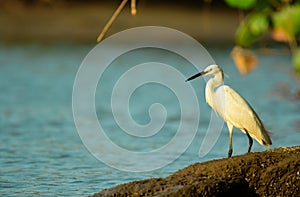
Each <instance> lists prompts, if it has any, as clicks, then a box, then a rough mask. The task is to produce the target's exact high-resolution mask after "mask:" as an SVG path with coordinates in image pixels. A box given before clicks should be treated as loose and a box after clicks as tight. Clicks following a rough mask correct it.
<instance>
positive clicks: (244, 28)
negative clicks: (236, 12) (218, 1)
mask: <svg viewBox="0 0 300 197" xmlns="http://www.w3.org/2000/svg"><path fill="white" fill-rule="evenodd" d="M225 2H226V3H227V4H228V5H229V6H231V7H234V8H239V9H243V10H247V11H249V13H248V15H247V16H246V17H245V18H244V19H243V21H241V23H240V25H239V27H238V29H237V31H236V44H237V45H239V46H241V47H244V48H248V47H250V46H251V45H252V44H254V43H255V42H256V41H257V40H258V39H259V38H260V37H261V36H262V35H265V34H266V33H267V32H268V31H270V32H271V34H270V35H271V37H272V38H273V39H274V40H275V41H278V42H285V43H288V44H289V46H290V48H291V52H292V55H293V63H294V67H295V69H296V71H297V72H299V73H300V48H298V46H297V38H298V37H299V36H300V0H298V1H292V0H260V1H256V0H245V1H240V0H225Z"/></svg>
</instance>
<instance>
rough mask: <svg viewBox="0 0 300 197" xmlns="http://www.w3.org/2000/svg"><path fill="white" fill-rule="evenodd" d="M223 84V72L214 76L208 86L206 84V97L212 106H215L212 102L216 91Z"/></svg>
mask: <svg viewBox="0 0 300 197" xmlns="http://www.w3.org/2000/svg"><path fill="white" fill-rule="evenodd" d="M222 84H223V73H222V71H220V72H218V73H216V74H215V75H214V77H213V78H211V79H209V80H208V82H207V84H206V87H205V97H206V102H207V103H208V104H209V105H210V106H212V105H213V102H212V99H213V98H212V97H213V95H214V93H215V89H216V88H217V87H219V86H220V85H222Z"/></svg>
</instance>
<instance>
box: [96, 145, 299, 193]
mask: <svg viewBox="0 0 300 197" xmlns="http://www.w3.org/2000/svg"><path fill="white" fill-rule="evenodd" d="M299 188H300V147H290V148H278V149H273V150H268V151H264V152H261V153H248V154H245V155H241V156H235V157H232V158H226V159H220V160H213V161H207V162H203V163H196V164H193V165H191V166H189V167H186V168H184V169H182V170H179V171H177V172H176V173H174V174H172V175H171V176H169V177H166V178H152V179H148V180H142V181H135V182H131V183H127V184H122V185H118V186H116V187H114V188H110V189H104V190H103V191H101V192H99V193H97V194H94V195H93V196H94V197H96V196H249V197H250V196H299V193H300V189H299Z"/></svg>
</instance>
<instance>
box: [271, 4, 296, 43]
mask: <svg viewBox="0 0 300 197" xmlns="http://www.w3.org/2000/svg"><path fill="white" fill-rule="evenodd" d="M272 22H273V26H274V29H282V30H283V31H284V32H285V34H286V35H287V36H288V37H289V38H290V39H292V38H294V37H295V36H296V35H298V34H300V5H297V4H296V5H291V6H286V7H284V8H283V9H282V10H280V11H278V12H275V13H274V14H273V15H272Z"/></svg>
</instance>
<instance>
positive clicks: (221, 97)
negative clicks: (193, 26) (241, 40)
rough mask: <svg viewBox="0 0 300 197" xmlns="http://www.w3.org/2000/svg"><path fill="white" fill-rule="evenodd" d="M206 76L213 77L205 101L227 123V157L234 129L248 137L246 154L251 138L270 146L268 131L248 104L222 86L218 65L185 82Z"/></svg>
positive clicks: (229, 89)
mask: <svg viewBox="0 0 300 197" xmlns="http://www.w3.org/2000/svg"><path fill="white" fill-rule="evenodd" d="M207 75H213V76H214V77H213V78H211V79H209V80H208V82H207V84H206V87H205V99H206V102H207V103H208V105H210V106H211V108H213V109H214V110H215V111H216V112H217V113H218V114H219V115H220V116H221V117H222V118H223V119H224V121H225V122H226V123H227V127H228V130H229V140H230V141H229V151H228V157H231V155H232V150H233V149H232V130H233V128H234V127H236V128H239V129H240V130H241V131H243V132H244V133H246V135H247V136H248V139H249V146H248V152H250V151H251V147H252V143H253V140H252V137H253V138H254V139H256V140H257V141H258V142H259V143H260V144H262V145H265V146H269V145H271V144H272V141H271V139H270V135H269V133H268V131H267V130H266V129H265V127H264V125H263V124H262V122H261V120H260V119H259V117H258V115H257V114H256V113H255V111H254V110H253V109H252V107H251V106H250V105H249V104H248V102H247V101H246V100H245V99H244V98H243V97H242V96H240V95H239V94H238V93H237V92H236V91H235V90H233V89H232V88H231V87H229V86H227V85H222V84H223V78H224V74H223V70H222V69H221V68H220V67H219V66H218V65H210V66H208V67H207V68H205V70H204V71H202V72H200V73H198V74H196V75H194V76H192V77H190V78H188V79H187V80H186V81H190V80H192V79H195V78H197V77H200V76H207Z"/></svg>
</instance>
